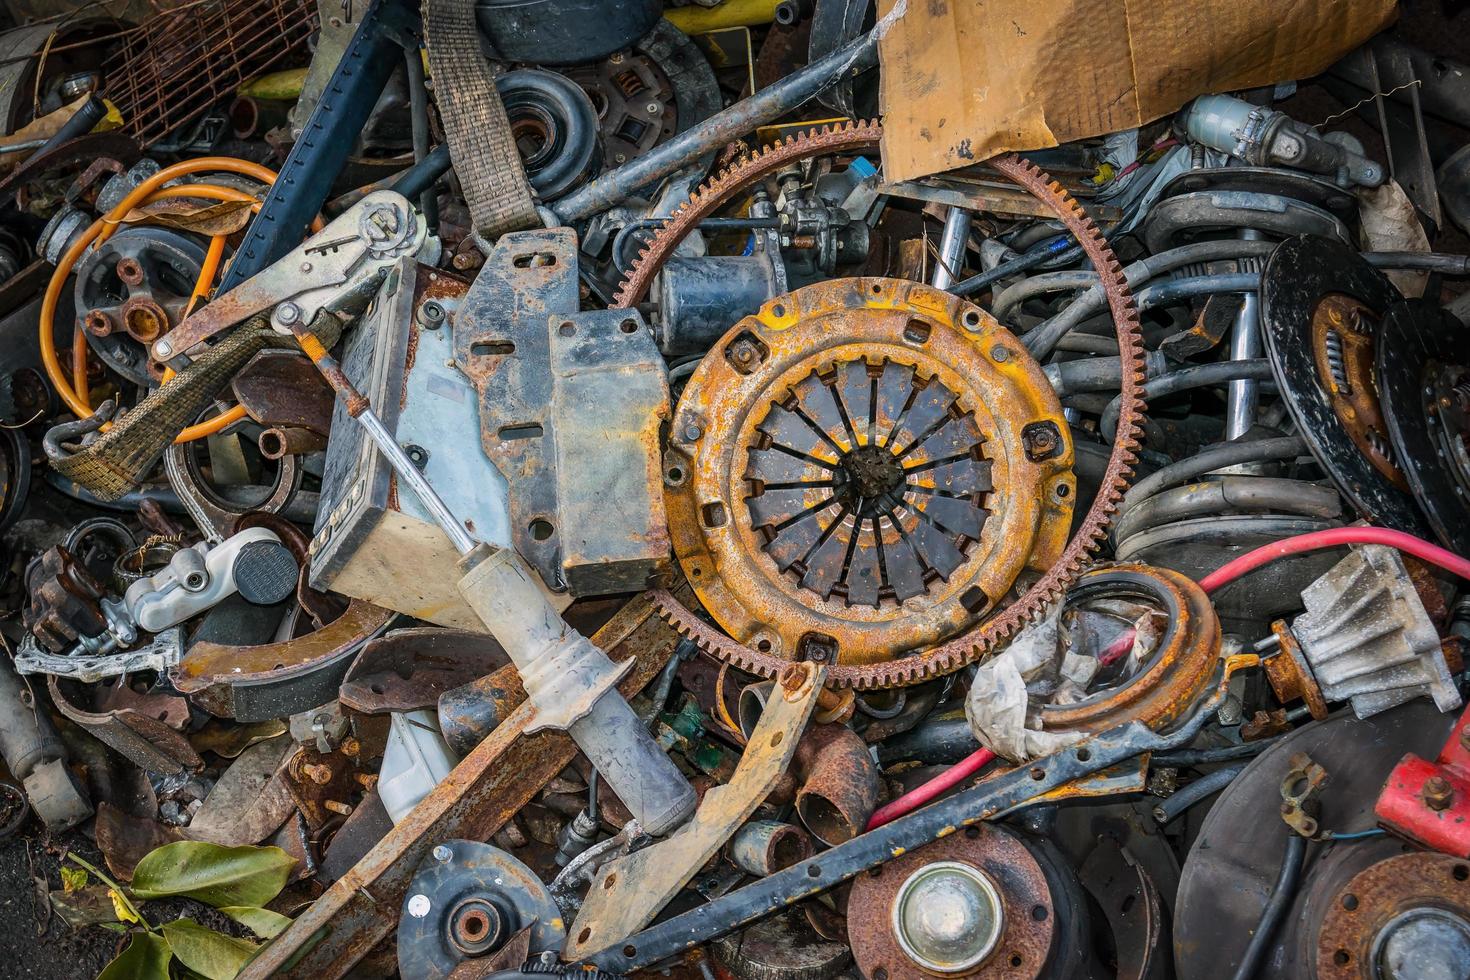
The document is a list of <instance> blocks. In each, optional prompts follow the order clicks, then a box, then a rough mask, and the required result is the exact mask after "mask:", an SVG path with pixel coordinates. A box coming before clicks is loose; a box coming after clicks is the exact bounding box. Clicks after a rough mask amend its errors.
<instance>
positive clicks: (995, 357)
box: [990, 344, 1011, 363]
mask: <svg viewBox="0 0 1470 980" xmlns="http://www.w3.org/2000/svg"><path fill="white" fill-rule="evenodd" d="M990 359H991V360H992V361H996V362H998V363H1004V362H1005V361H1008V360H1010V359H1011V352H1010V351H1009V350H1007V349H1006V347H1005V345H1004V344H996V345H995V346H994V347H992V348H990Z"/></svg>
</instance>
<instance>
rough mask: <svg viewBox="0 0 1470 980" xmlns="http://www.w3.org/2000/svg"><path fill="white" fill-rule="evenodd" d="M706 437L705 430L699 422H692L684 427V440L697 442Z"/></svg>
mask: <svg viewBox="0 0 1470 980" xmlns="http://www.w3.org/2000/svg"><path fill="white" fill-rule="evenodd" d="M702 435H704V430H703V429H701V428H700V427H699V423H698V422H690V423H689V424H688V425H686V426H684V438H685V439H686V440H688V441H689V442H695V441H697V440H698V439H699V437H700V436H702Z"/></svg>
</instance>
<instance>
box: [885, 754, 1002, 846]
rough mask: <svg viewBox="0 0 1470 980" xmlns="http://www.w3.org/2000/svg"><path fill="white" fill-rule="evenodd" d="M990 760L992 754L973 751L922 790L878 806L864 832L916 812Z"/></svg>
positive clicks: (918, 789)
mask: <svg viewBox="0 0 1470 980" xmlns="http://www.w3.org/2000/svg"><path fill="white" fill-rule="evenodd" d="M994 758H995V753H994V752H992V751H990V750H989V749H976V750H975V751H974V752H971V753H970V754H969V755H967V756H965V757H964V758H963V759H961V760H960V761H959V762H956V763H955V764H954V765H952V766H950V767H949V768H948V769H946V770H944V772H942V773H940V774H939V775H937V776H935V777H934V778H933V779H931V780H929V781H928V782H927V783H924V784H923V785H922V786H918V787H915V788H914V789H911V790H909V791H908V792H907V793H905V794H903V795H902V796H900V797H899V798H898V799H896V800H894V801H893V802H892V803H889V804H887V805H886V806H880V807H879V808H878V809H877V810H875V811H874V812H873V816H872V819H870V820H869V821H868V829H869V830H872V829H873V828H875V827H881V826H883V825H884V824H885V823H888V822H889V821H891V820H897V819H898V818H899V817H901V816H903V815H904V814H905V813H909V812H910V811H913V810H917V809H918V808H919V807H921V806H923V805H924V804H925V803H928V802H929V801H930V800H932V799H934V798H935V797H936V796H939V795H940V794H941V793H943V792H944V791H945V790H949V789H953V788H954V787H955V786H958V785H959V784H960V783H962V782H964V781H965V780H966V779H969V778H970V777H971V776H973V775H975V773H977V772H979V771H980V770H981V769H983V768H985V766H986V765H987V764H988V763H989V762H990V761H991V760H992V759H994Z"/></svg>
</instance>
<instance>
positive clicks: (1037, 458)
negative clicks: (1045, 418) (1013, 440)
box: [1021, 422, 1062, 463]
mask: <svg viewBox="0 0 1470 980" xmlns="http://www.w3.org/2000/svg"><path fill="white" fill-rule="evenodd" d="M1021 446H1022V448H1023V449H1025V450H1026V457H1027V458H1028V459H1030V460H1031V461H1032V462H1033V463H1039V462H1041V461H1042V460H1045V459H1050V458H1051V457H1053V456H1055V455H1057V454H1058V453H1060V452H1061V451H1062V433H1061V430H1060V429H1058V428H1057V427H1056V424H1055V423H1052V422H1032V423H1031V424H1029V425H1027V426H1026V427H1025V428H1023V429H1022V430H1021Z"/></svg>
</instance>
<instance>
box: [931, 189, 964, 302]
mask: <svg viewBox="0 0 1470 980" xmlns="http://www.w3.org/2000/svg"><path fill="white" fill-rule="evenodd" d="M969 241H970V210H969V209H968V208H962V207H960V206H959V205H957V204H955V205H951V206H950V209H949V213H948V214H946V215H945V216H944V237H943V238H941V239H940V240H939V261H938V262H936V263H934V277H933V279H932V280H931V282H932V283H933V286H934V288H935V289H948V288H949V287H950V285H951V284H952V283H953V282H954V281H955V278H956V277H957V276H958V275H959V272H960V270H961V269H962V268H964V265H965V246H966V245H968V244H969Z"/></svg>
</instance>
